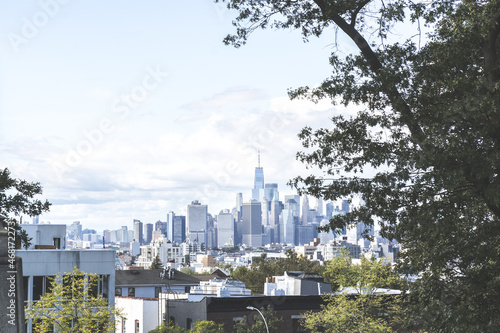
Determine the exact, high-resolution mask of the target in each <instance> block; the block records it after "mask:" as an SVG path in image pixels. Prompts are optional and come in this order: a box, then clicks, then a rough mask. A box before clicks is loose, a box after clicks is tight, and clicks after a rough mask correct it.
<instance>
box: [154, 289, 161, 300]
mask: <svg viewBox="0 0 500 333" xmlns="http://www.w3.org/2000/svg"><path fill="white" fill-rule="evenodd" d="M159 296H160V287H155V297H156V298H158V297H159Z"/></svg>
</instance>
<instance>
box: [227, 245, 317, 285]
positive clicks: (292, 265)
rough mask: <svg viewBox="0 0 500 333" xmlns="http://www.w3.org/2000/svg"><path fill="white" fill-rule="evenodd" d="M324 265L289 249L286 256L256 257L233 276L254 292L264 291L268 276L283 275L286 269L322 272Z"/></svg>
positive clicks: (232, 274)
mask: <svg viewBox="0 0 500 333" xmlns="http://www.w3.org/2000/svg"><path fill="white" fill-rule="evenodd" d="M321 270H322V267H321V266H320V265H319V264H318V263H316V262H312V261H310V260H309V259H307V258H305V257H303V256H299V255H298V254H297V253H295V252H293V251H291V250H287V251H286V258H277V259H271V258H267V256H266V254H265V253H263V254H261V256H260V258H254V259H253V263H252V264H251V265H250V266H249V267H246V266H238V267H237V268H236V269H235V270H234V271H233V272H232V273H231V277H233V278H235V279H238V280H240V281H242V282H244V283H245V286H246V287H247V288H249V289H250V290H251V291H252V293H254V294H262V293H264V283H265V282H266V278H267V277H271V276H279V275H283V273H284V272H286V271H303V272H308V273H318V272H321Z"/></svg>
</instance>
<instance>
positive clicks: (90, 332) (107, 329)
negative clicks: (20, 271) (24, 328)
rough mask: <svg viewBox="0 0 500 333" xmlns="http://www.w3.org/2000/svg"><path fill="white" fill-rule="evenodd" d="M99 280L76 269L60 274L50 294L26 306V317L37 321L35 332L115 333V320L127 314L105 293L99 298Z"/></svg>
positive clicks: (34, 325) (95, 276) (52, 284)
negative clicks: (113, 303) (106, 296)
mask: <svg viewBox="0 0 500 333" xmlns="http://www.w3.org/2000/svg"><path fill="white" fill-rule="evenodd" d="M98 281H99V277H98V276H97V274H88V273H85V272H82V271H80V270H79V269H78V268H76V267H75V268H74V269H73V271H72V272H70V273H67V274H65V275H64V276H61V275H60V274H58V275H57V276H56V277H55V279H53V280H52V281H51V283H50V285H51V287H50V291H49V292H47V293H46V294H45V295H43V296H41V298H40V300H39V301H36V302H33V301H30V302H29V303H28V305H27V306H26V318H27V320H29V319H31V320H32V321H33V331H34V332H38V333H43V332H53V331H54V330H56V331H58V332H68V333H73V332H74V333H94V332H102V333H112V332H114V330H115V321H116V320H118V318H123V315H122V313H121V310H119V309H116V308H115V307H114V306H112V305H110V304H109V302H108V300H107V299H105V298H104V297H103V295H102V294H99V295H96V294H97V292H96V291H97V283H98Z"/></svg>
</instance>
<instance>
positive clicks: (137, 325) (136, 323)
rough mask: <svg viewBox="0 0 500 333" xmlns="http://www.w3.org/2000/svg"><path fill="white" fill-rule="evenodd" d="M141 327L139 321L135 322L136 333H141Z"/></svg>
mask: <svg viewBox="0 0 500 333" xmlns="http://www.w3.org/2000/svg"><path fill="white" fill-rule="evenodd" d="M140 330H141V329H140V326H139V320H137V319H136V320H135V333H139V332H140Z"/></svg>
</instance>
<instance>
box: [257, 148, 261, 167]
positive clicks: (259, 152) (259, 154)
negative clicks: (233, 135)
mask: <svg viewBox="0 0 500 333" xmlns="http://www.w3.org/2000/svg"><path fill="white" fill-rule="evenodd" d="M257 151H258V156H259V157H258V162H259V163H258V168H259V169H260V149H259V150H257Z"/></svg>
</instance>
